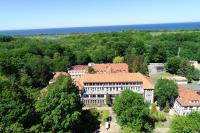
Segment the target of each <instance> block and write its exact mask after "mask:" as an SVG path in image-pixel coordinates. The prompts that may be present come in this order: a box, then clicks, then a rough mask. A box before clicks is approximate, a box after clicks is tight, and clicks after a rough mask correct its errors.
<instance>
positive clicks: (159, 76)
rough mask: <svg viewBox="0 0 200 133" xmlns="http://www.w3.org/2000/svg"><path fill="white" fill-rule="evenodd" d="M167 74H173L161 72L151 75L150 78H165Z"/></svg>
mask: <svg viewBox="0 0 200 133" xmlns="http://www.w3.org/2000/svg"><path fill="white" fill-rule="evenodd" d="M169 76H173V75H172V74H170V73H167V72H163V73H159V74H154V75H151V79H152V80H156V81H157V80H158V79H160V78H166V77H169Z"/></svg>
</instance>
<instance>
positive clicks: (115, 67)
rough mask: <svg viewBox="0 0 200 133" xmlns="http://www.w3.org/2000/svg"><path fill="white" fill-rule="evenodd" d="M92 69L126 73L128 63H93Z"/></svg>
mask: <svg viewBox="0 0 200 133" xmlns="http://www.w3.org/2000/svg"><path fill="white" fill-rule="evenodd" d="M93 69H94V70H95V71H96V73H118V72H126V73H128V65H127V64H126V63H119V64H94V66H93Z"/></svg>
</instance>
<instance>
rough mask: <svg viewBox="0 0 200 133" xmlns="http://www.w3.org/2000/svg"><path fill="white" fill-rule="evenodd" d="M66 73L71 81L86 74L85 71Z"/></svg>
mask: <svg viewBox="0 0 200 133" xmlns="http://www.w3.org/2000/svg"><path fill="white" fill-rule="evenodd" d="M68 73H69V75H70V76H71V78H72V79H75V78H77V77H80V76H82V75H84V74H86V73H87V71H86V70H71V71H68Z"/></svg>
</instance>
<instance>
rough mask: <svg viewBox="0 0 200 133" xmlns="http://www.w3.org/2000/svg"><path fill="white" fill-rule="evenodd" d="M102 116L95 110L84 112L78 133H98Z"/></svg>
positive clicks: (76, 130)
mask: <svg viewBox="0 0 200 133" xmlns="http://www.w3.org/2000/svg"><path fill="white" fill-rule="evenodd" d="M99 117H100V114H99V112H98V111H96V110H95V109H90V110H83V111H82V114H81V121H80V123H79V125H77V127H76V129H75V132H76V133H93V132H98V129H99V128H100V123H101V122H100V121H99Z"/></svg>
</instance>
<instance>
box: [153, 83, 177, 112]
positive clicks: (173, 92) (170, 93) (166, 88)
mask: <svg viewBox="0 0 200 133" xmlns="http://www.w3.org/2000/svg"><path fill="white" fill-rule="evenodd" d="M154 93H155V97H156V100H157V102H158V105H159V106H160V107H161V109H163V108H164V107H165V106H166V102H169V103H172V102H173V101H174V100H175V98H176V97H177V95H178V86H177V84H176V83H175V82H174V81H172V80H168V79H159V80H158V81H157V83H156V85H155V91H154Z"/></svg>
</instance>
